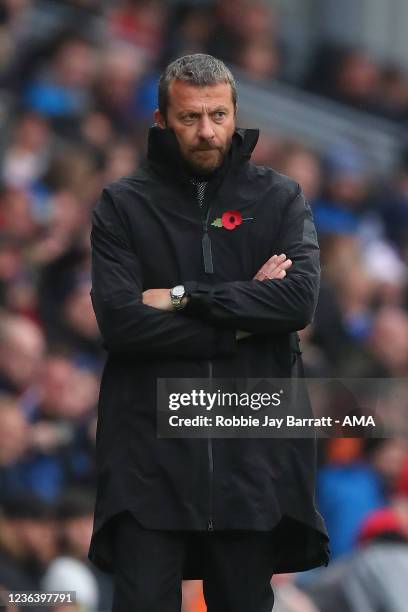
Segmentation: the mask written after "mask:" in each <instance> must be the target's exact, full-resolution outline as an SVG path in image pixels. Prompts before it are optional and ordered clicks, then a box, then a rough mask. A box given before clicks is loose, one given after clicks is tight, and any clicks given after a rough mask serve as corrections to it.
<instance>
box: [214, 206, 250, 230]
mask: <svg viewBox="0 0 408 612" xmlns="http://www.w3.org/2000/svg"><path fill="white" fill-rule="evenodd" d="M250 219H253V217H247V218H246V219H243V218H242V215H241V213H240V212H238V211H237V210H227V211H226V212H225V213H223V214H222V217H217V219H214V221H213V222H212V223H211V225H214V227H223V228H224V229H227V230H233V229H235V228H236V227H238V225H241V223H242V222H243V221H249V220H250Z"/></svg>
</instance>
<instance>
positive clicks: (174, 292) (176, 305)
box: [170, 285, 186, 310]
mask: <svg viewBox="0 0 408 612" xmlns="http://www.w3.org/2000/svg"><path fill="white" fill-rule="evenodd" d="M185 295H186V290H185V288H184V285H176V286H175V287H173V288H172V289H170V299H171V305H172V306H173V309H174V310H182V309H183V308H184V304H182V303H181V300H182V299H183V297H185Z"/></svg>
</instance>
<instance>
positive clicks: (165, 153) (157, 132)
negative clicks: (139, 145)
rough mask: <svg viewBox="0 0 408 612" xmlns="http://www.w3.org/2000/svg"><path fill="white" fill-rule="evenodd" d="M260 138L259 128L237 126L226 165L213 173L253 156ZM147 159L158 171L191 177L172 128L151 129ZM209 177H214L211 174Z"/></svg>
mask: <svg viewBox="0 0 408 612" xmlns="http://www.w3.org/2000/svg"><path fill="white" fill-rule="evenodd" d="M258 138H259V130H252V129H242V128H237V129H236V130H235V132H234V135H233V138H232V143H231V149H230V152H229V155H228V159H227V160H226V162H225V164H223V166H224V167H221V168H220V169H219V170H216V171H215V172H214V173H213V174H214V176H218V174H219V173H220V172H221V173H223V172H224V171H225V165H227V166H232V167H235V166H238V165H240V164H242V163H244V162H246V161H248V160H249V159H250V157H251V154H252V151H253V150H254V148H255V146H256V143H257V142H258ZM147 160H148V162H149V163H150V164H151V165H153V166H154V167H155V168H156V169H157V170H158V171H161V172H165V173H166V174H171V175H173V177H179V178H180V179H182V180H183V179H184V180H186V179H188V178H191V174H190V173H189V172H188V169H187V166H186V164H185V162H184V160H183V157H182V155H181V151H180V147H179V145H178V142H177V138H176V135H175V133H174V131H173V130H172V129H169V128H165V129H163V128H160V127H158V126H156V125H155V126H153V127H151V128H150V130H149V136H148V147H147ZM208 178H210V179H211V178H213V176H210V177H208Z"/></svg>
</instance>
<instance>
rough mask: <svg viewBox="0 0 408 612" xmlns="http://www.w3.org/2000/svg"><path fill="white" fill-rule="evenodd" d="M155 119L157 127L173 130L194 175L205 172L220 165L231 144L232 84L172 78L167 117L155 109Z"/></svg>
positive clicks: (232, 124)
mask: <svg viewBox="0 0 408 612" xmlns="http://www.w3.org/2000/svg"><path fill="white" fill-rule="evenodd" d="M155 120H156V123H157V124H158V125H159V126H160V127H162V128H164V127H168V128H172V129H173V131H174V132H175V134H176V137H177V140H178V143H179V146H180V150H181V153H182V155H183V157H184V159H185V160H186V162H187V163H188V164H189V166H190V167H191V168H192V169H193V170H194V171H195V172H197V174H208V173H210V172H212V171H213V170H215V169H216V168H218V167H219V166H220V165H221V164H222V162H223V160H224V158H225V156H226V155H227V153H228V151H229V148H230V146H231V140H232V135H233V133H234V130H235V108H234V104H233V101H232V91H231V86H230V85H229V84H228V83H218V84H217V85H210V86H207V87H195V86H194V85H190V84H189V83H185V82H184V81H178V80H174V81H172V83H171V84H170V88H169V106H168V110H167V118H164V117H163V116H162V115H161V113H160V111H158V110H157V111H156V113H155Z"/></svg>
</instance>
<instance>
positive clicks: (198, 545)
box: [89, 54, 328, 612]
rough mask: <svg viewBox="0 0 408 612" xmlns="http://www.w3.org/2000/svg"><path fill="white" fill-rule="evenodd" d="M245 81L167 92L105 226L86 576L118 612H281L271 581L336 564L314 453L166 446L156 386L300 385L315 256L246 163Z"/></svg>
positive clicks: (193, 78)
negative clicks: (106, 585)
mask: <svg viewBox="0 0 408 612" xmlns="http://www.w3.org/2000/svg"><path fill="white" fill-rule="evenodd" d="M236 97H237V94H236V87H235V83H234V79H233V77H232V75H231V73H230V71H229V70H228V69H227V68H226V66H225V65H224V64H223V63H222V62H220V61H218V60H217V59H215V58H213V57H211V56H207V55H201V54H198V55H191V56H186V57H183V58H180V59H178V60H176V61H175V62H173V63H172V64H170V65H169V66H168V67H167V69H166V70H165V71H164V73H163V75H162V76H161V79H160V83H159V109H158V110H157V111H156V113H155V120H156V125H155V126H154V127H153V128H151V130H150V132H149V142H148V154H147V162H146V163H145V165H144V166H143V167H142V168H141V169H140V170H138V171H137V172H136V173H135V174H133V175H132V176H130V177H128V178H123V179H121V180H119V181H117V182H115V183H113V184H111V185H109V186H108V187H107V188H106V189H105V190H104V191H103V194H102V197H101V199H100V201H99V203H98V205H97V207H96V209H95V211H94V217H93V228H92V252H93V264H92V269H93V272H92V274H93V278H92V299H93V304H94V309H95V313H96V317H97V320H98V324H99V327H100V330H101V333H102V336H103V338H104V342H105V346H106V347H107V350H108V360H107V363H106V367H105V370H104V374H103V379H102V383H101V394H100V404H99V418H98V428H97V463H98V493H97V501H96V509H95V523H94V532H93V537H92V542H91V546H90V551H89V557H90V559H91V560H92V561H93V562H94V563H95V564H98V565H99V566H100V567H104V568H105V569H107V570H110V571H113V572H114V574H115V594H114V604H113V610H115V611H119V610H120V611H122V610H123V611H125V610H127V611H128V610H135V611H136V610H137V612H143V611H147V610H157V611H160V612H176V611H179V610H180V605H181V579H182V578H183V577H184V578H202V579H203V589H204V596H205V599H206V603H207V607H208V612H221V611H222V612H229V611H232V610H233V611H234V612H270V610H271V609H272V606H273V593H272V590H271V587H270V579H271V576H272V574H273V573H274V572H290V571H299V570H306V569H309V568H312V567H316V566H319V565H322V564H327V562H328V550H327V539H328V538H327V534H326V531H325V527H324V524H323V521H322V518H321V516H320V515H319V514H318V512H317V511H316V508H315V502H314V484H315V482H314V478H315V474H314V470H315V465H314V462H315V447H314V442H313V440H308V439H302V440H300V439H297V440H293V439H292V440H281V439H279V440H278V439H274V440H271V439H211V438H208V439H207V438H206V439H189V438H182V439H170V438H157V431H156V380H157V378H209V377H211V378H228V377H234V378H235V377H236V378H246V377H252V378H259V377H290V376H291V374H293V372H296V371H297V369H298V366H299V364H300V356H299V352H300V351H299V347H298V337H297V334H295V332H296V330H299V329H302V328H303V327H305V326H306V325H307V324H308V323H309V322H310V320H311V319H312V317H313V313H314V309H315V305H316V300H317V293H318V287H319V251H318V245H317V241H316V234H315V231H314V226H313V222H312V218H311V212H310V209H309V207H308V206H307V205H306V204H305V201H304V198H303V196H302V194H301V192H300V189H299V186H298V185H297V184H296V183H294V182H293V181H291V180H290V179H288V178H287V177H284V176H281V175H279V174H277V173H276V172H274V171H273V170H271V169H269V168H263V167H262V168H261V167H256V166H254V165H252V164H250V163H249V158H250V156H251V152H252V150H253V148H254V147H255V145H256V142H257V139H258V131H256V130H239V129H236V126H235V116H236V110H237V101H236Z"/></svg>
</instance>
